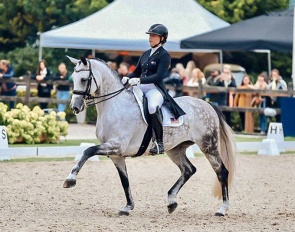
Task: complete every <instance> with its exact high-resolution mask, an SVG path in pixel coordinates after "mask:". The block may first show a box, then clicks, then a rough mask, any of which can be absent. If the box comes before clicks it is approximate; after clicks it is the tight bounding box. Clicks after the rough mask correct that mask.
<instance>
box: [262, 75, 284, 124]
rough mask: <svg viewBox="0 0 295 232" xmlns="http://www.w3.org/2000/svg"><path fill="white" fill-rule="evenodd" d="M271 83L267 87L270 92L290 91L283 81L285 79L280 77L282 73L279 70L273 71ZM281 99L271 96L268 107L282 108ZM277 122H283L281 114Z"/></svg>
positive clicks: (277, 116) (277, 117)
mask: <svg viewBox="0 0 295 232" xmlns="http://www.w3.org/2000/svg"><path fill="white" fill-rule="evenodd" d="M270 80H271V82H270V83H269V84H268V85H267V89H270V90H288V87H287V83H286V82H285V81H284V80H283V78H282V77H281V76H280V72H279V70H277V69H273V70H272V71H271V76H270ZM280 99H281V98H280V97H276V96H271V97H270V98H267V100H268V101H267V103H266V104H267V106H269V107H271V108H280V107H281V102H280ZM276 121H277V122H280V121H281V116H280V115H279V114H277V115H276Z"/></svg>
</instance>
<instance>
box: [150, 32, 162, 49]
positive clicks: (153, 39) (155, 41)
mask: <svg viewBox="0 0 295 232" xmlns="http://www.w3.org/2000/svg"><path fill="white" fill-rule="evenodd" d="M160 40H161V37H160V36H159V35H155V34H150V38H149V43H150V46H151V47H153V46H155V45H157V44H158V43H160Z"/></svg>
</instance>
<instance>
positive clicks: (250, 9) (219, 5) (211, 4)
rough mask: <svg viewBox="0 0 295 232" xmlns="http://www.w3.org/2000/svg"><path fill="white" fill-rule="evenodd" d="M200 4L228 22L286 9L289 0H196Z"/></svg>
mask: <svg viewBox="0 0 295 232" xmlns="http://www.w3.org/2000/svg"><path fill="white" fill-rule="evenodd" d="M196 2H198V3H199V4H200V5H202V6H203V7H205V8H206V9H207V10H209V11H210V12H212V13H214V14H215V15H217V16H218V17H220V18H221V19H223V20H225V21H226V22H228V23H235V22H238V21H241V20H244V19H248V18H252V17H255V16H258V15H262V14H265V13H267V12H270V11H277V10H283V9H286V8H287V7H288V5H289V0H211V1H208V0H196Z"/></svg>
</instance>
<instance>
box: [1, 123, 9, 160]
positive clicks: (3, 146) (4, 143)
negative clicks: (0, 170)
mask: <svg viewBox="0 0 295 232" xmlns="http://www.w3.org/2000/svg"><path fill="white" fill-rule="evenodd" d="M0 133H1V134H0V161H2V160H10V156H9V155H6V152H5V150H6V149H8V139H7V133H6V127H5V126H0Z"/></svg>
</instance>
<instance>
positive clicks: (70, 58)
mask: <svg viewBox="0 0 295 232" xmlns="http://www.w3.org/2000/svg"><path fill="white" fill-rule="evenodd" d="M67 57H68V58H69V60H70V61H71V62H72V63H73V64H74V65H76V64H77V63H78V62H79V60H77V59H75V58H73V57H70V56H67Z"/></svg>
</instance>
